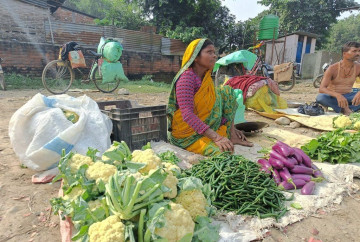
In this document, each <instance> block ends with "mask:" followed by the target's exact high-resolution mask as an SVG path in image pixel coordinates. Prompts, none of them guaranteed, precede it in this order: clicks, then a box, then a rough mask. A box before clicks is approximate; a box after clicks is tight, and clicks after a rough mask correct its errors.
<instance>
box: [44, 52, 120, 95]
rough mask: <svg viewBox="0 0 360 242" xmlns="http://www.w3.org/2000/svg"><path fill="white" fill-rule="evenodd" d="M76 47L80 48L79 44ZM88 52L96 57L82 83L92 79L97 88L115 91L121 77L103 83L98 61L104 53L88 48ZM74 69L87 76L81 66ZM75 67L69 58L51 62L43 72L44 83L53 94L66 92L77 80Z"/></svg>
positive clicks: (109, 91) (107, 91)
mask: <svg viewBox="0 0 360 242" xmlns="http://www.w3.org/2000/svg"><path fill="white" fill-rule="evenodd" d="M76 48H79V46H77V47H76ZM60 52H61V49H60ZM87 53H88V54H91V55H92V56H94V57H93V58H94V59H93V62H92V64H91V67H90V71H89V74H88V78H87V79H86V80H83V81H82V83H89V82H90V81H93V82H94V84H95V86H96V88H97V89H98V90H99V91H101V92H104V93H111V92H113V91H115V90H116V88H118V86H119V84H120V79H119V78H116V79H115V80H114V82H111V83H103V78H102V74H101V70H100V69H99V66H98V62H99V60H101V58H102V54H98V53H96V52H94V51H92V50H88V51H87ZM74 69H76V70H78V71H79V72H80V74H81V75H82V76H83V77H84V76H86V74H84V73H83V71H81V70H80V69H79V68H74ZM74 69H73V68H72V67H71V63H70V61H69V60H65V61H64V60H62V59H58V60H53V61H51V62H49V63H48V64H47V65H46V66H45V68H44V70H43V73H42V83H43V85H44V87H45V88H46V90H48V91H49V92H51V93H52V94H63V93H66V92H67V91H68V90H69V89H70V87H71V85H72V83H73V82H74V80H75V72H74Z"/></svg>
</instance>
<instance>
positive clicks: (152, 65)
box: [0, 41, 181, 83]
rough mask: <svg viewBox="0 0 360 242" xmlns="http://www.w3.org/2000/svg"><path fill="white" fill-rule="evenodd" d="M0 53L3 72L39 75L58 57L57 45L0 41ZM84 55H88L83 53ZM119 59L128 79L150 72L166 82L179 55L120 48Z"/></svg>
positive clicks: (154, 76) (157, 78)
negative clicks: (2, 59) (120, 55)
mask: <svg viewBox="0 0 360 242" xmlns="http://www.w3.org/2000/svg"><path fill="white" fill-rule="evenodd" d="M0 53H1V57H2V58H4V59H5V61H4V63H2V67H3V69H4V72H5V73H6V72H7V73H19V74H23V75H29V76H38V77H40V76H41V73H42V71H43V69H44V67H45V65H46V64H47V63H48V62H50V61H51V60H54V59H56V58H57V57H58V54H59V46H53V45H51V44H31V43H24V42H17V41H0ZM86 58H87V59H88V58H91V57H90V56H87V55H86ZM87 62H88V61H87ZM120 62H121V63H122V64H123V68H124V72H125V74H126V75H127V76H128V78H130V79H140V78H141V77H142V76H144V75H153V80H155V81H163V82H168V83H169V82H171V81H172V79H173V77H174V76H175V74H176V72H177V71H178V70H179V69H180V65H181V58H180V56H163V55H161V54H152V55H151V54H149V53H139V52H134V51H124V52H123V55H122V57H121V60H120ZM90 63H91V62H90Z"/></svg>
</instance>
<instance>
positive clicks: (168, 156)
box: [159, 150, 181, 165]
mask: <svg viewBox="0 0 360 242" xmlns="http://www.w3.org/2000/svg"><path fill="white" fill-rule="evenodd" d="M159 157H160V159H161V161H162V162H169V163H171V164H174V165H177V164H178V163H179V162H180V161H181V160H180V159H179V158H178V157H177V156H176V155H175V152H174V151H169V150H168V151H165V152H163V153H161V154H159Z"/></svg>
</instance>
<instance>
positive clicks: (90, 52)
mask: <svg viewBox="0 0 360 242" xmlns="http://www.w3.org/2000/svg"><path fill="white" fill-rule="evenodd" d="M86 52H87V53H89V54H92V55H94V56H96V57H101V56H102V54H99V53H96V52H95V51H92V50H87V51H86Z"/></svg>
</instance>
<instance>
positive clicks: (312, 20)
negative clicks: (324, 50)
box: [258, 0, 358, 46]
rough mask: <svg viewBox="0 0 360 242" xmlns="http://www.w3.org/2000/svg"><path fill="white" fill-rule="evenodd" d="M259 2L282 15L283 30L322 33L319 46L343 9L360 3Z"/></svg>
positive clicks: (341, 0) (336, 0)
mask: <svg viewBox="0 0 360 242" xmlns="http://www.w3.org/2000/svg"><path fill="white" fill-rule="evenodd" d="M258 3H260V4H262V5H264V6H268V7H270V9H269V12H270V13H272V14H276V15H277V16H279V17H280V29H281V30H282V31H286V32H288V33H291V32H294V31H300V30H301V31H307V32H312V33H315V34H320V35H321V36H320V39H319V40H318V42H317V43H318V45H319V46H320V45H321V44H322V43H323V42H324V39H325V37H326V36H327V35H328V31H329V28H330V25H331V24H332V23H335V22H336V18H337V17H339V16H340V13H341V12H342V11H344V10H341V9H342V8H347V7H352V6H357V5H358V4H357V3H355V2H354V0H260V1H258Z"/></svg>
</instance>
